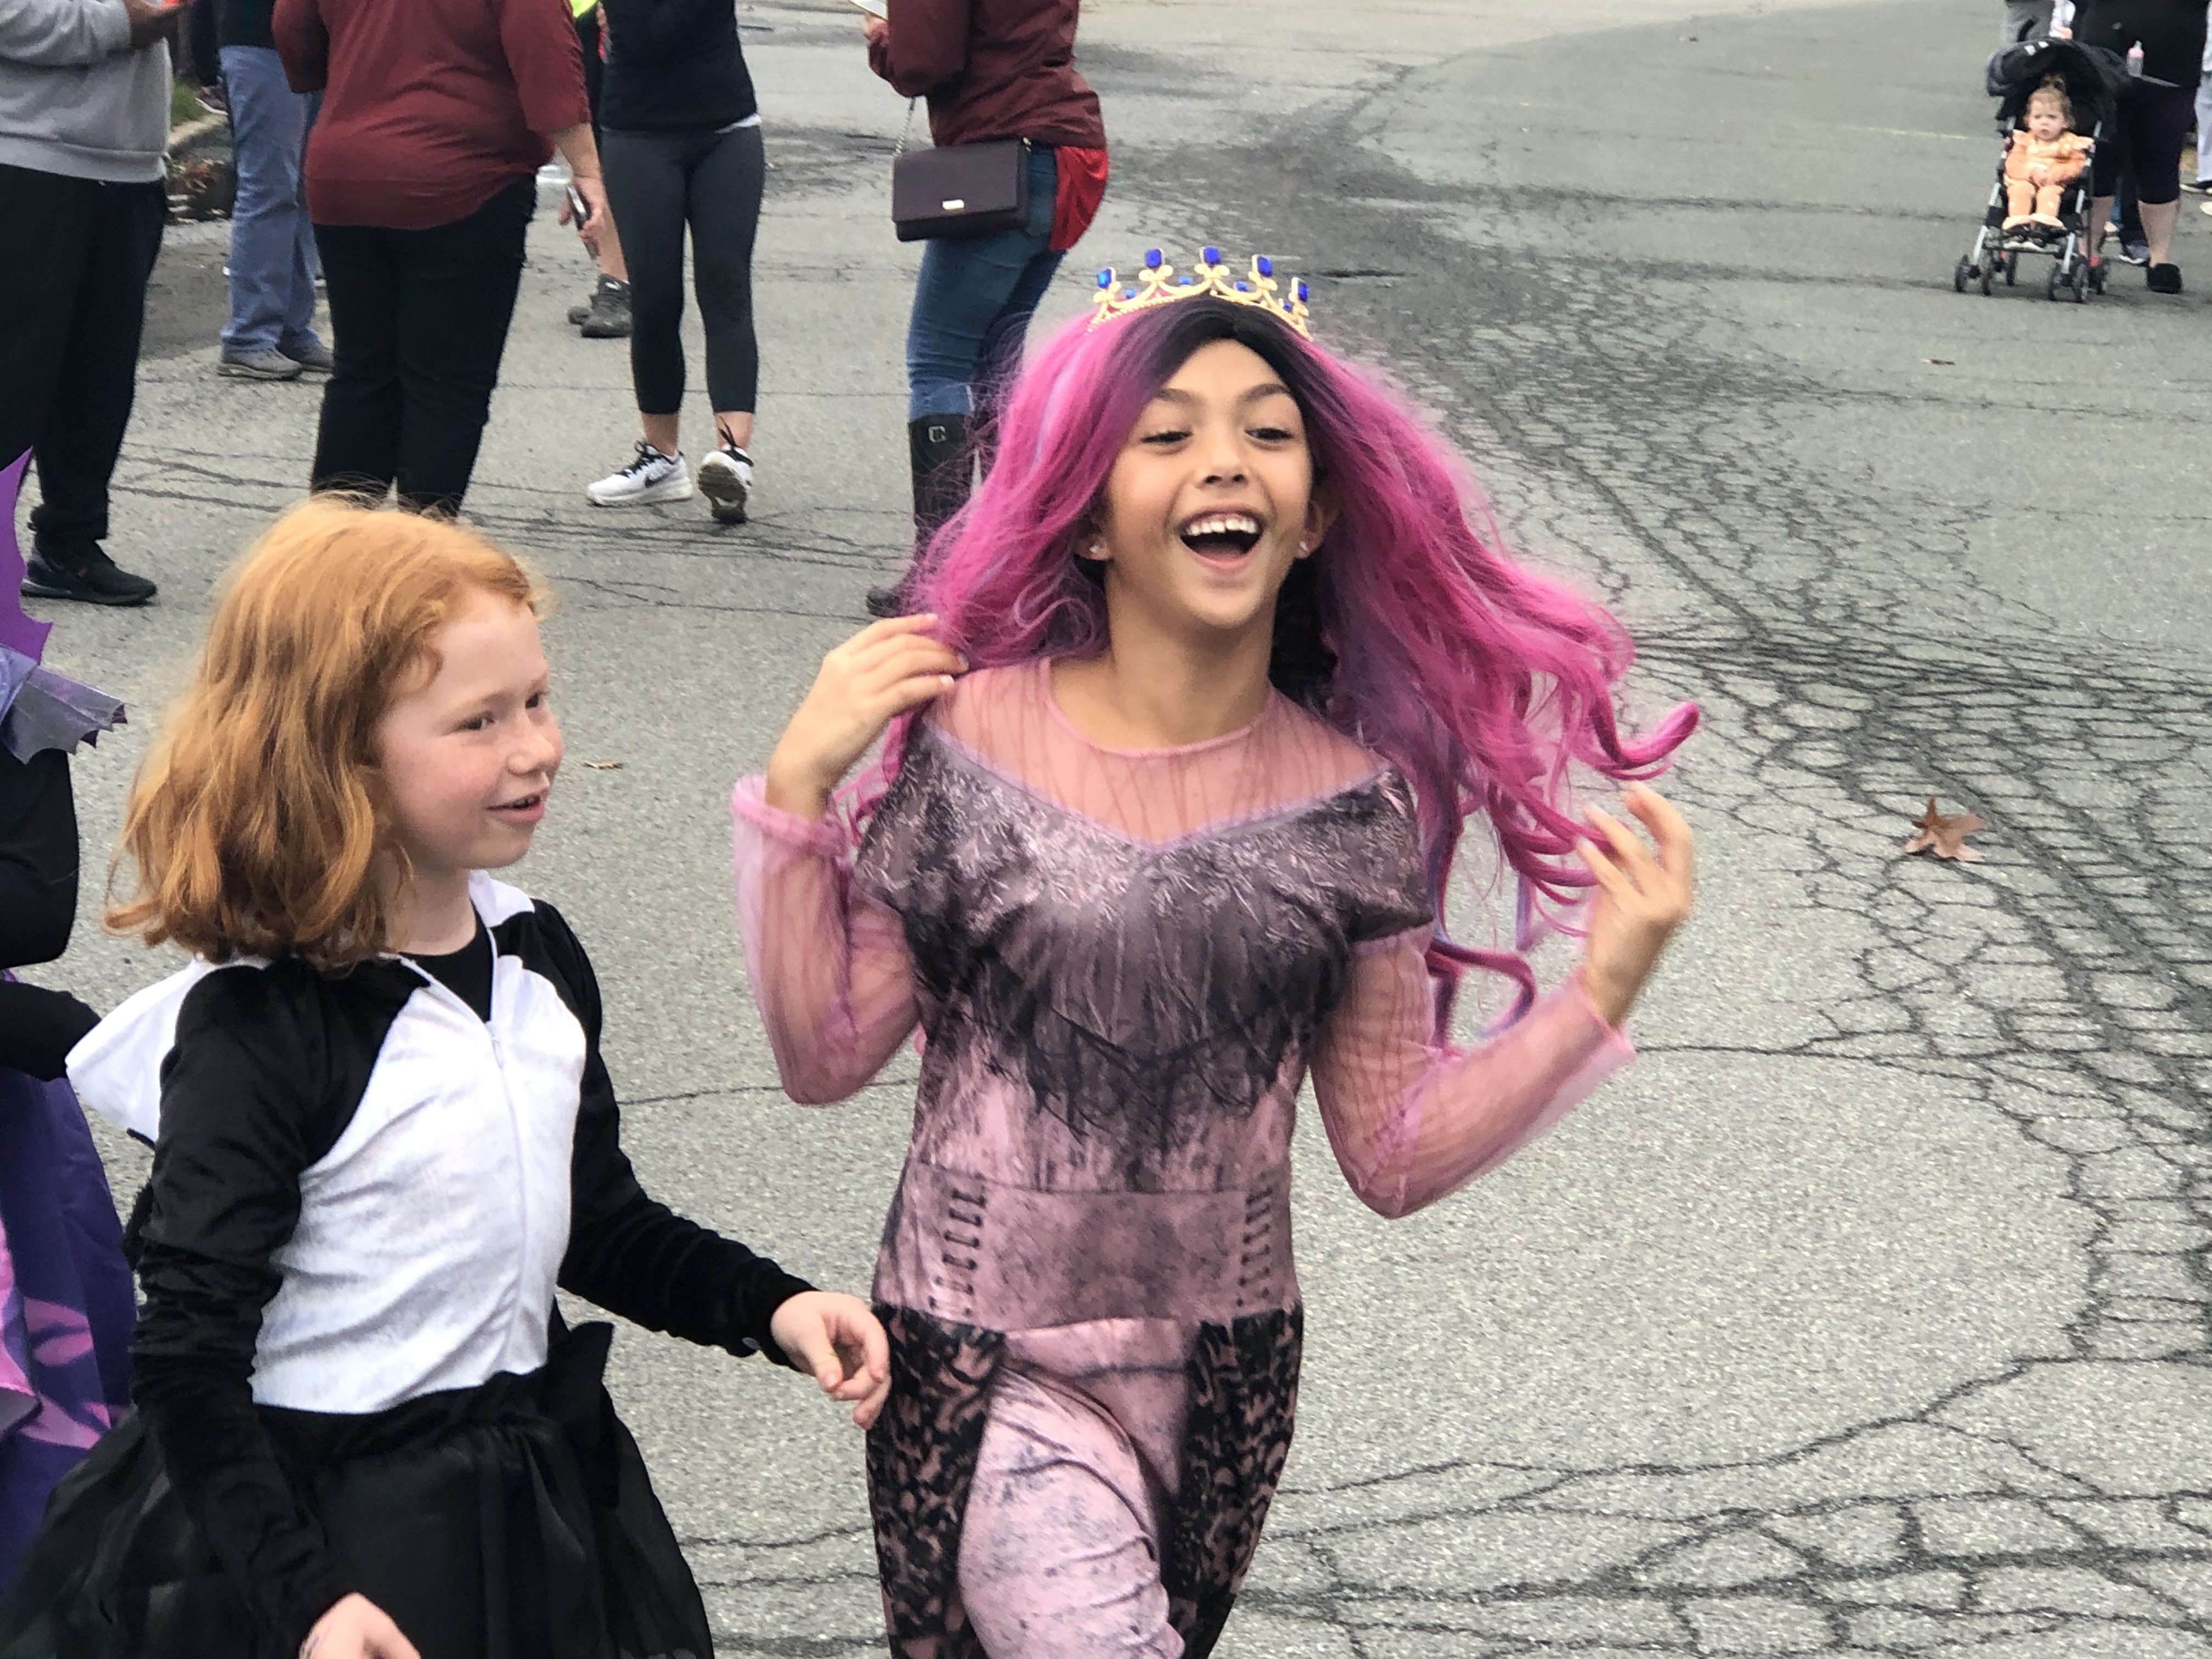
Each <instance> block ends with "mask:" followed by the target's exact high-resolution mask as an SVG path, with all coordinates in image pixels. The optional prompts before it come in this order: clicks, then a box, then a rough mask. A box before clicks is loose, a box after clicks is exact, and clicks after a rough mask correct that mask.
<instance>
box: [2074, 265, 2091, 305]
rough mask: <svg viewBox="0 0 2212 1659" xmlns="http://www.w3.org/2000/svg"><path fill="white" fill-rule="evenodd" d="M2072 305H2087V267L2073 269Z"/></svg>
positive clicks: (2081, 266)
mask: <svg viewBox="0 0 2212 1659" xmlns="http://www.w3.org/2000/svg"><path fill="white" fill-rule="evenodd" d="M2074 303H2075V305H2077V306H2086V305H2087V304H2088V303H2089V268H2088V267H2087V265H2076V266H2075V268H2074Z"/></svg>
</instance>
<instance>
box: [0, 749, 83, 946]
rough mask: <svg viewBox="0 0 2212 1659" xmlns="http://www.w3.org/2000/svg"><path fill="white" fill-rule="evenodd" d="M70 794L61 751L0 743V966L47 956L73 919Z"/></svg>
mask: <svg viewBox="0 0 2212 1659" xmlns="http://www.w3.org/2000/svg"><path fill="white" fill-rule="evenodd" d="M76 866H77V852H76V800H75V799H74V798H73V797H72V796H71V795H70V771H69V757H68V756H66V755H64V754H63V753H62V752H61V750H58V749H43V750H40V751H39V752H38V753H37V754H35V755H33V756H32V757H31V758H30V759H29V760H27V761H19V760H17V759H16V758H15V756H14V755H12V754H10V753H9V751H8V749H7V747H6V745H4V744H0V968H21V967H22V966H23V965H24V964H25V963H33V962H52V960H53V959H54V958H55V957H58V956H59V955H61V953H62V952H63V951H65V950H67V949H68V948H69V936H70V924H71V923H72V922H74V921H76Z"/></svg>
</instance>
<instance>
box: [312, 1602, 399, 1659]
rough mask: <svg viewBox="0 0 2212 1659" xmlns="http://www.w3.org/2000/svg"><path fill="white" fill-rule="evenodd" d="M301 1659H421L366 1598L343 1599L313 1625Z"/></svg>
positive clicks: (385, 1615) (384, 1614) (390, 1621)
mask: <svg viewBox="0 0 2212 1659" xmlns="http://www.w3.org/2000/svg"><path fill="white" fill-rule="evenodd" d="M300 1659H422V1656H421V1655H419V1654H417V1653H416V1651H415V1644H413V1643H412V1642H410V1641H409V1640H408V1639H407V1638H405V1637H404V1636H402V1635H401V1634H400V1633H399V1626H397V1625H395V1624H393V1623H392V1620H391V1617H390V1615H389V1614H387V1613H386V1612H385V1611H384V1609H383V1608H382V1607H378V1606H377V1605H376V1603H375V1602H374V1601H370V1600H369V1599H368V1597H367V1596H366V1595H357V1594H356V1595H347V1596H343V1597H341V1598H340V1599H339V1600H337V1601H333V1602H332V1603H331V1607H330V1611H329V1612H327V1613H325V1614H324V1615H323V1616H322V1617H321V1618H319V1619H318V1620H315V1622H314V1626H313V1628H312V1629H310V1630H309V1631H308V1632H307V1640H306V1641H304V1642H302V1643H301V1644H300Z"/></svg>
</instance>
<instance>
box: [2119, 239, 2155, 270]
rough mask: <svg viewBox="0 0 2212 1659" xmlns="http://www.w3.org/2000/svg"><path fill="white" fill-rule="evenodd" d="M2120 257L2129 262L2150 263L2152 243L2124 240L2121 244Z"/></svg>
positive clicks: (2136, 263) (2126, 262)
mask: <svg viewBox="0 0 2212 1659" xmlns="http://www.w3.org/2000/svg"><path fill="white" fill-rule="evenodd" d="M2120 258H2121V260H2122V261H2123V262H2124V264H2131V265H2147V264H2149V263H2150V244H2149V243H2148V242H2122V243H2121V244H2120Z"/></svg>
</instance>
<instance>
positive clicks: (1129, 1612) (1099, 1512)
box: [960, 1365, 1183, 1659]
mask: <svg viewBox="0 0 2212 1659" xmlns="http://www.w3.org/2000/svg"><path fill="white" fill-rule="evenodd" d="M1158 1509H1159V1498H1158V1495H1157V1493H1156V1492H1155V1491H1154V1489H1153V1484H1152V1481H1151V1480H1149V1479H1148V1477H1147V1476H1146V1471H1145V1464H1144V1460H1143V1459H1142V1457H1141V1456H1139V1453H1138V1450H1137V1448H1136V1446H1135V1444H1134V1443H1133V1442H1132V1441H1131V1440H1130V1438H1129V1437H1128V1435H1127V1433H1125V1432H1124V1431H1122V1429H1121V1425H1119V1424H1118V1423H1116V1422H1115V1420H1114V1419H1113V1418H1112V1417H1110V1416H1109V1415H1108V1414H1107V1413H1105V1412H1104V1411H1103V1410H1101V1409H1100V1408H1099V1407H1098V1406H1097V1405H1096V1404H1095V1403H1093V1402H1092V1401H1091V1400H1089V1399H1088V1398H1086V1397H1085V1395H1081V1394H1079V1393H1078V1392H1076V1391H1075V1390H1073V1389H1067V1388H1065V1387H1061V1386H1058V1385H1056V1384H1055V1383H1053V1382H1052V1381H1051V1380H1049V1379H1048V1378H1046V1377H1043V1376H1038V1375H1037V1374H1036V1373H1034V1372H1030V1371H1025V1370H1018V1369H1017V1368H1016V1367H1014V1366H1012V1365H1009V1366H1007V1367H1006V1369H1005V1370H1001V1371H1000V1374H999V1377H998V1382H997V1384H996V1387H995V1388H994V1390H993V1393H992V1397H991V1407H990V1417H989V1420H988V1422H987V1425H986V1426H985V1428H984V1430H983V1445H982V1449H981V1454H980V1456H979V1458H978V1462H977V1466H976V1470H975V1485H974V1486H973V1487H972V1488H971V1489H970V1490H969V1498H968V1510H967V1516H966V1520H965V1522H964V1524H963V1528H962V1531H961V1538H960V1599H961V1601H962V1602H963V1605H964V1606H965V1607H966V1608H967V1610H968V1617H969V1620H970V1621H971V1622H972V1623H973V1624H974V1626H975V1632H976V1633H977V1634H978V1635H979V1636H981V1638H982V1640H983V1646H984V1648H985V1649H986V1650H987V1651H988V1652H989V1653H991V1654H992V1655H993V1656H994V1659H1182V1650H1183V1649H1182V1638H1181V1637H1180V1636H1178V1635H1176V1632H1175V1630H1174V1628H1173V1627H1172V1626H1170V1624H1169V1623H1168V1596H1167V1591H1166V1590H1165V1589H1164V1588H1163V1587H1162V1585H1161V1583H1160V1556H1159V1522H1158Z"/></svg>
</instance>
